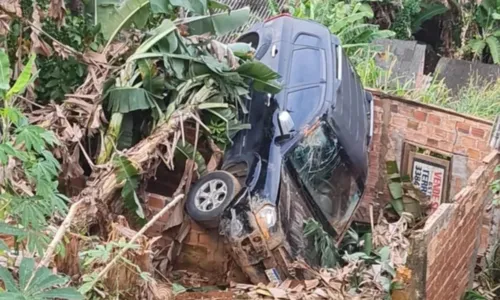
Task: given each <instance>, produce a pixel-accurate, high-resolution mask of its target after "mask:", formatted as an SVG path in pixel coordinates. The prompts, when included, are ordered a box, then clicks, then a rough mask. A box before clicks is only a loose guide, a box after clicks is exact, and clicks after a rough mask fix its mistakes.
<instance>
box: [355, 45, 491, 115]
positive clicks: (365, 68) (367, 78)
mask: <svg viewBox="0 0 500 300" xmlns="http://www.w3.org/2000/svg"><path fill="white" fill-rule="evenodd" d="M377 57H378V58H379V59H391V57H392V56H391V55H390V54H389V53H386V52H377V51H373V50H368V51H367V50H366V49H360V50H359V51H358V52H357V53H356V54H355V59H353V62H354V64H355V66H356V71H357V72H358V75H359V76H360V79H361V81H362V82H363V85H364V86H365V87H370V88H374V89H378V90H381V91H383V92H385V93H387V94H391V95H395V96H399V97H405V98H408V99H413V100H415V101H420V102H422V103H426V104H433V105H438V106H442V107H445V108H449V109H453V110H455V111H457V112H459V113H464V114H469V115H473V116H477V117H481V118H485V119H490V120H492V119H494V118H495V117H496V116H497V115H499V114H500V78H499V79H498V80H497V81H496V82H494V83H485V82H483V80H482V79H481V78H479V77H478V76H472V77H471V79H470V80H469V82H468V84H467V85H465V86H464V87H462V88H461V89H460V91H459V92H458V93H457V94H456V95H453V94H452V92H451V90H450V89H449V88H448V87H447V86H446V85H445V84H444V82H443V81H442V80H441V81H439V80H437V79H436V77H434V78H433V79H432V80H431V82H430V83H429V84H428V85H427V86H426V87H425V88H419V89H416V88H414V87H413V82H412V81H407V82H404V83H401V82H400V80H398V78H394V77H392V76H391V74H392V70H393V67H394V65H395V62H396V60H395V58H394V59H392V60H391V61H390V64H389V67H388V68H387V69H383V68H381V67H379V66H377V64H376V58H377Z"/></svg>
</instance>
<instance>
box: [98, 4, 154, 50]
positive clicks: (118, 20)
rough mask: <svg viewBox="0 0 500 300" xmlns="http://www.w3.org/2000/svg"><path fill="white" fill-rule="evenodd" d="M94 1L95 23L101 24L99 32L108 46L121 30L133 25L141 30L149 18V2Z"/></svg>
mask: <svg viewBox="0 0 500 300" xmlns="http://www.w3.org/2000/svg"><path fill="white" fill-rule="evenodd" d="M95 1H96V4H97V5H96V10H97V13H96V23H100V24H101V30H102V34H103V36H104V38H105V39H106V40H108V44H109V42H110V41H111V40H113V38H114V37H115V36H116V35H117V34H118V32H119V31H120V30H121V29H122V28H127V27H129V26H130V25H132V24H134V25H135V26H136V28H139V29H140V28H143V27H144V26H145V25H146V23H147V21H148V18H149V0H125V1H123V2H120V1H114V0H111V1H110V0H95Z"/></svg>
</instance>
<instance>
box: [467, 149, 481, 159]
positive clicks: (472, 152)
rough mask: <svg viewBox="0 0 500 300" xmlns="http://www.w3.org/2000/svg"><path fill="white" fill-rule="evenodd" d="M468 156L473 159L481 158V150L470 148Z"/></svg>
mask: <svg viewBox="0 0 500 300" xmlns="http://www.w3.org/2000/svg"><path fill="white" fill-rule="evenodd" d="M467 156H468V157H470V158H472V159H476V160H480V159H481V152H479V151H477V150H476V149H472V148H469V149H467Z"/></svg>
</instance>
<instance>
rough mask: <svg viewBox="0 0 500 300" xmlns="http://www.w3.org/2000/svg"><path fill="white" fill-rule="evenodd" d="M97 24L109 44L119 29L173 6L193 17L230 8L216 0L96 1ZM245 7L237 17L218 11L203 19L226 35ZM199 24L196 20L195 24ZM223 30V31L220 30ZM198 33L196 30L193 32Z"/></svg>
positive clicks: (139, 24) (144, 21)
mask: <svg viewBox="0 0 500 300" xmlns="http://www.w3.org/2000/svg"><path fill="white" fill-rule="evenodd" d="M94 3H95V5H94V8H93V10H94V20H95V24H96V25H97V24H98V23H100V24H101V30H102V34H103V36H104V38H105V39H106V40H107V41H108V43H107V46H108V45H109V44H110V43H111V41H112V40H113V39H114V38H115V37H116V35H117V34H118V33H119V32H120V30H122V29H125V28H128V27H130V26H131V25H134V27H135V28H138V29H142V28H144V27H145V25H146V24H147V22H148V19H149V17H150V16H151V15H152V14H155V13H162V14H170V13H172V11H173V9H174V8H177V7H181V8H183V9H184V10H185V11H186V13H187V14H189V15H190V16H192V17H197V16H205V15H207V14H208V13H209V12H211V11H212V10H214V9H219V10H221V9H222V10H229V7H228V6H226V5H224V4H221V3H219V2H217V1H214V0H124V1H120V0H111V1H110V0H94ZM242 12H243V14H244V10H238V11H236V12H235V13H236V14H237V16H236V17H231V18H228V14H227V13H226V14H215V15H212V16H211V17H209V18H204V19H203V22H204V24H205V25H206V24H207V23H210V22H211V23H212V27H213V28H215V30H214V31H216V33H217V34H224V33H225V32H223V29H224V28H225V27H228V26H235V24H234V23H235V22H236V23H237V24H239V25H237V26H236V27H239V26H241V25H243V24H244V23H241V21H239V20H245V18H244V15H242ZM195 21H199V19H196V18H195V19H190V18H187V19H183V22H186V23H191V22H195ZM192 25H196V23H194V24H192ZM221 29H222V30H221ZM191 34H197V33H191Z"/></svg>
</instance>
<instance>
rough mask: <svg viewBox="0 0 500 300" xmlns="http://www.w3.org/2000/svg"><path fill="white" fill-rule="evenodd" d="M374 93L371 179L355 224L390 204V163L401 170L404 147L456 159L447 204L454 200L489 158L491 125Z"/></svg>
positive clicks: (487, 121)
mask: <svg viewBox="0 0 500 300" xmlns="http://www.w3.org/2000/svg"><path fill="white" fill-rule="evenodd" d="M372 93H373V95H374V101H375V109H374V110H375V115H374V122H375V124H374V136H373V140H372V144H371V149H370V153H369V164H370V165H369V174H368V180H367V186H366V190H365V193H364V196H363V200H362V203H361V205H360V206H361V207H360V209H359V210H358V211H357V213H356V215H355V217H354V219H355V220H357V221H364V222H368V221H369V207H370V206H371V205H373V206H374V208H375V212H377V211H378V209H379V208H383V207H384V206H385V205H386V204H387V203H388V202H389V201H390V199H391V197H390V194H389V191H388V189H387V178H386V162H387V161H396V163H397V164H398V167H399V169H400V170H401V168H402V165H401V163H402V161H403V158H404V157H403V156H404V147H405V144H412V145H417V146H420V147H424V148H426V149H429V150H432V151H436V152H439V153H443V154H444V155H448V156H449V157H450V158H451V160H450V170H449V171H450V172H449V173H450V174H449V176H448V180H447V182H446V184H447V186H446V188H447V199H452V198H453V196H454V195H455V194H456V193H458V192H459V191H460V190H461V189H462V188H463V187H464V186H465V185H466V183H467V179H468V178H469V176H470V175H471V174H472V173H473V172H474V170H475V169H476V168H477V167H478V166H480V165H481V162H482V160H483V159H484V158H485V157H486V156H487V155H488V154H489V153H490V151H491V147H490V146H489V140H490V135H491V130H492V122H491V121H489V120H484V119H480V118H475V117H472V116H467V115H462V114H459V113H457V112H454V111H451V110H447V109H443V108H441V107H437V106H433V105H427V104H423V103H421V102H417V101H412V100H407V99H404V98H399V97H395V96H390V95H386V94H382V93H379V92H377V91H372ZM444 202H446V200H445V201H444Z"/></svg>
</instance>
